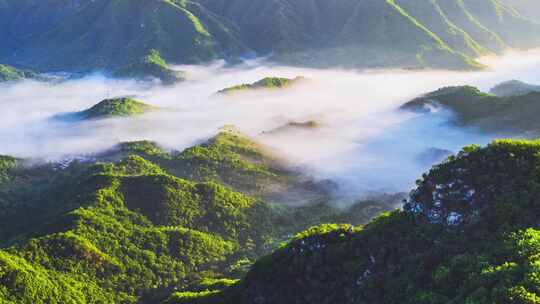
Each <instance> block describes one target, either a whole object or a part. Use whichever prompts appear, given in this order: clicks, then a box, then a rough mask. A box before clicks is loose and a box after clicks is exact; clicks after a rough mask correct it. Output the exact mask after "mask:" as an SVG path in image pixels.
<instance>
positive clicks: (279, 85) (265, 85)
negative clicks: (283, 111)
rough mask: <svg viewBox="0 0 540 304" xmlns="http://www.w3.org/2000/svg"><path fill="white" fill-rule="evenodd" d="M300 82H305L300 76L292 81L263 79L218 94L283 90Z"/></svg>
mask: <svg viewBox="0 0 540 304" xmlns="http://www.w3.org/2000/svg"><path fill="white" fill-rule="evenodd" d="M302 81H305V78H304V77H302V76H299V77H296V78H293V79H289V78H280V77H265V78H263V79H261V80H258V81H256V82H254V83H251V84H240V85H236V86H232V87H229V88H225V89H223V90H220V91H219V92H218V94H225V95H233V94H237V93H242V92H246V91H252V90H260V89H284V88H288V87H291V86H293V85H295V84H298V83H300V82H302Z"/></svg>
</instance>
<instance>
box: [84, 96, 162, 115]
mask: <svg viewBox="0 0 540 304" xmlns="http://www.w3.org/2000/svg"><path fill="white" fill-rule="evenodd" d="M156 109H157V107H153V106H150V105H147V104H145V103H143V102H140V101H138V100H135V99H133V98H129V97H122V98H112V99H105V100H103V101H101V102H99V103H98V104H96V105H94V106H92V107H91V108H89V109H87V110H84V111H81V112H77V113H75V114H74V115H75V116H77V117H81V118H82V119H102V118H111V117H129V116H134V115H140V114H143V113H146V112H149V111H152V110H156Z"/></svg>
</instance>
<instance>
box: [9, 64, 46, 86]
mask: <svg viewBox="0 0 540 304" xmlns="http://www.w3.org/2000/svg"><path fill="white" fill-rule="evenodd" d="M28 78H34V79H35V78H38V74H36V73H34V72H32V71H28V70H19V69H16V68H14V67H12V66H8V65H3V64H0V82H7V81H18V80H23V79H28Z"/></svg>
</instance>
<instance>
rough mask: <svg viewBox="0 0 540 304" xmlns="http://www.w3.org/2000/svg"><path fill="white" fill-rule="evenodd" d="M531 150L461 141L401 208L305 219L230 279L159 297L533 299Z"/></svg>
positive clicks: (535, 250) (527, 145)
mask: <svg viewBox="0 0 540 304" xmlns="http://www.w3.org/2000/svg"><path fill="white" fill-rule="evenodd" d="M539 152H540V145H539V143H538V142H535V141H533V142H530V141H496V142H493V143H492V144H490V145H489V146H487V147H485V148H479V147H468V148H466V149H464V150H463V151H462V152H461V153H460V154H459V155H457V156H456V157H453V158H451V159H450V160H449V161H448V162H445V163H443V164H441V165H439V166H436V167H434V168H433V169H432V170H431V171H430V172H429V173H428V174H426V175H424V177H423V178H422V179H421V180H420V181H418V187H417V189H416V190H414V191H413V192H412V193H411V198H410V199H409V201H408V203H407V204H406V205H405V208H404V211H395V212H392V213H389V214H385V215H383V216H381V217H379V218H377V219H375V220H374V221H372V222H371V223H369V224H368V225H366V226H363V227H351V226H340V225H323V226H318V227H314V228H312V229H310V230H307V231H305V232H303V233H300V234H299V235H298V236H297V237H296V238H294V239H293V240H292V241H291V242H290V243H289V244H287V245H286V246H283V247H282V248H280V249H278V250H277V251H276V252H274V253H273V254H271V255H269V256H267V257H264V258H262V259H260V260H259V261H258V262H257V263H256V264H255V266H254V267H253V268H252V269H251V271H250V272H249V273H248V274H247V276H246V277H245V278H244V279H243V280H242V281H241V282H240V283H238V284H236V285H234V286H233V287H229V288H226V289H223V287H216V288H209V290H215V291H210V292H201V293H188V292H184V293H182V292H179V293H175V294H173V295H172V296H171V297H170V298H169V300H168V301H165V302H164V303H192V304H193V303H254V302H260V303H388V304H391V303H415V304H418V303H430V304H431V303H537V301H538V300H537V299H538V298H539V293H540V290H539V289H538V286H539V285H538V282H537V280H536V279H535V278H536V277H537V276H538V274H539V269H538V267H537V264H538V254H539V248H540V247H539V240H540V232H539V231H538V229H537V227H538V221H537V217H538V210H539V209H538V194H539V193H538V180H539V177H540V172H539V171H538V166H537V164H538V161H539V159H538V155H539ZM220 289H221V290H222V291H220Z"/></svg>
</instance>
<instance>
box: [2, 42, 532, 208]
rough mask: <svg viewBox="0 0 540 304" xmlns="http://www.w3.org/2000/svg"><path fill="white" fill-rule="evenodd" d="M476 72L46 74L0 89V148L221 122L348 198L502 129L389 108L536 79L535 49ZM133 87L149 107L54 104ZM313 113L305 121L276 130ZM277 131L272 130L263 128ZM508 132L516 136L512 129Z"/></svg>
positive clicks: (33, 149)
mask: <svg viewBox="0 0 540 304" xmlns="http://www.w3.org/2000/svg"><path fill="white" fill-rule="evenodd" d="M481 61H482V62H483V63H484V64H486V65H488V66H489V67H490V68H489V69H488V70H487V71H482V72H448V71H403V70H385V71H380V70H376V71H350V70H349V71H346V70H316V69H302V68H292V67H285V66H276V65H273V64H271V63H268V62H265V61H250V62H246V63H244V64H243V65H240V66H235V67H229V66H226V65H225V64H224V63H222V62H216V63H214V64H211V65H208V66H178V67H176V68H177V69H179V70H182V71H185V72H186V77H187V81H185V82H182V83H180V84H178V85H175V86H169V87H166V86H158V85H151V84H147V83H140V82H136V81H121V80H113V79H109V78H107V77H105V76H103V75H100V74H94V75H88V76H86V77H84V78H81V79H73V80H66V81H61V82H56V83H47V82H36V81H24V82H19V83H11V84H4V85H2V86H1V90H2V96H0V154H3V155H11V156H16V157H22V158H33V159H39V160H43V161H58V160H62V159H66V158H73V157H89V156H91V155H92V154H95V153H99V152H102V151H105V150H107V149H110V148H111V147H113V146H114V145H115V144H117V143H119V142H123V141H135V140H152V141H156V142H157V143H159V144H160V145H162V146H163V147H165V148H167V149H171V150H182V149H185V148H187V147H190V146H192V145H195V144H198V143H201V142H203V141H204V140H206V139H208V138H210V137H211V136H213V135H215V134H216V133H217V132H218V130H219V129H220V128H221V127H223V126H225V125H234V126H235V127H236V128H237V129H238V130H239V131H241V132H243V133H245V134H247V135H249V136H251V137H253V138H254V139H256V140H257V141H259V142H261V143H263V144H265V145H267V146H269V147H271V148H273V149H274V150H275V151H278V153H280V155H281V156H282V157H284V158H285V159H287V160H289V161H290V163H291V164H292V165H293V166H295V167H298V168H301V169H302V170H304V171H305V172H307V173H309V174H310V175H312V176H314V177H315V178H316V179H331V180H334V181H336V182H338V184H339V185H340V191H341V192H342V193H346V194H347V196H349V197H354V198H357V197H360V196H363V195H369V194H370V193H372V192H381V191H383V192H400V191H408V190H409V189H410V188H411V187H412V186H413V185H414V181H415V180H416V179H417V178H418V177H420V176H421V174H422V172H425V171H426V170H428V169H429V168H430V167H431V165H433V164H434V163H436V162H439V161H440V160H441V159H443V158H444V157H445V155H446V154H445V153H450V152H452V153H455V152H457V151H459V149H460V148H461V147H463V146H465V145H469V144H473V143H474V144H486V143H488V142H489V141H490V140H492V139H493V138H498V137H502V136H504V137H508V136H514V135H513V134H486V133H482V132H480V131H478V130H475V129H470V128H461V127H457V126H455V125H453V124H452V122H451V121H452V113H450V112H448V111H446V110H444V109H437V110H435V111H433V112H431V113H410V112H405V111H401V110H399V107H400V106H401V105H402V104H404V103H406V102H407V101H409V100H411V99H412V98H414V97H416V96H418V95H420V94H423V93H427V92H429V91H433V90H435V89H437V88H440V87H443V86H450V85H463V84H470V85H474V86H478V87H479V88H481V89H482V90H485V91H487V90H489V89H490V88H491V87H492V86H494V85H496V84H497V83H500V82H502V81H506V80H510V79H519V80H522V81H525V82H529V83H533V84H540V73H538V71H539V69H540V52H539V51H530V52H527V54H524V53H520V52H514V53H508V54H507V55H505V56H503V57H492V58H483V59H481ZM300 75H301V76H304V77H306V78H307V80H306V81H303V82H302V83H299V84H298V85H295V86H293V87H291V88H287V89H283V90H274V91H270V90H264V91H261V90H258V91H253V92H246V93H242V94H235V95H232V96H222V95H218V94H215V93H216V92H217V91H219V90H221V89H223V88H226V87H230V86H233V85H237V84H242V83H252V82H255V81H257V80H259V79H261V78H264V77H267V76H277V77H287V78H294V77H296V76H300ZM117 96H134V97H135V98H136V99H138V100H141V101H143V102H145V103H148V104H150V105H153V106H157V107H159V108H160V110H158V111H153V112H150V113H148V114H144V115H141V116H136V117H130V118H114V119H104V120H90V121H65V120H59V119H58V118H57V117H58V115H60V114H62V113H70V112H77V111H81V110H84V109H87V108H89V107H91V106H93V105H94V104H96V103H98V102H99V101H101V100H103V99H105V98H111V97H117ZM308 121H316V122H317V123H318V126H317V127H316V128H281V129H278V128H280V127H283V126H286V125H287V124H288V123H291V122H297V123H301V122H308ZM273 130H274V131H275V130H279V131H275V132H272V131H273ZM515 136H518V135H515Z"/></svg>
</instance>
